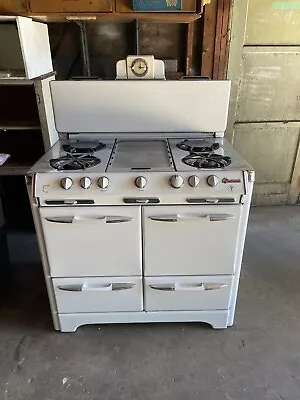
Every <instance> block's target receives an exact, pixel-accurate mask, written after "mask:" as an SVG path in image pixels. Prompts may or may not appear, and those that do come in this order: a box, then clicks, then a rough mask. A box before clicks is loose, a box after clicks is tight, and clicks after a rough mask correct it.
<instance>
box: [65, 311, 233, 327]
mask: <svg viewBox="0 0 300 400" xmlns="http://www.w3.org/2000/svg"><path fill="white" fill-rule="evenodd" d="M229 312H230V310H216V311H158V312H122V313H116V312H115V313H82V314H59V315H58V317H59V321H60V331H61V332H75V331H76V330H77V328H79V327H80V326H82V325H91V324H123V323H149V322H150V323H151V322H204V323H207V324H209V325H211V326H212V328H214V329H225V328H227V327H228V326H230V325H229V323H228V319H229Z"/></svg>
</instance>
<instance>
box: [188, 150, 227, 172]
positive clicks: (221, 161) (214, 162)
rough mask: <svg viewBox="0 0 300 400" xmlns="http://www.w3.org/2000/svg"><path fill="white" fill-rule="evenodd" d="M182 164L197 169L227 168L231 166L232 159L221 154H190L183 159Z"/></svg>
mask: <svg viewBox="0 0 300 400" xmlns="http://www.w3.org/2000/svg"><path fill="white" fill-rule="evenodd" d="M182 162H183V163H184V164H186V165H189V166H190V167H195V168H205V169H213V168H225V167H228V165H230V164H231V158H230V157H227V156H222V155H220V154H212V153H206V154H205V153H203V154H190V155H188V156H186V157H184V158H183V159H182Z"/></svg>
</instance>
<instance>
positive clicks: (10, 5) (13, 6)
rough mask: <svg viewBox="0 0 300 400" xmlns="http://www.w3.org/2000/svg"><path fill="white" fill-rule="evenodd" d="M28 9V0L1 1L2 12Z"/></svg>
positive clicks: (16, 11)
mask: <svg viewBox="0 0 300 400" xmlns="http://www.w3.org/2000/svg"><path fill="white" fill-rule="evenodd" d="M26 11H27V1H26V0H2V1H1V3H0V13H3V14H6V13H23V12H26Z"/></svg>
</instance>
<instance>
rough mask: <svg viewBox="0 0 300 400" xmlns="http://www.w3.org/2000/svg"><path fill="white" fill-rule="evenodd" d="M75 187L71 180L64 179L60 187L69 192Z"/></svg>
mask: <svg viewBox="0 0 300 400" xmlns="http://www.w3.org/2000/svg"><path fill="white" fill-rule="evenodd" d="M72 185H73V181H72V179H71V178H63V179H62V180H61V182H60V186H61V187H62V188H63V189H66V190H69V189H70V188H71V187H72Z"/></svg>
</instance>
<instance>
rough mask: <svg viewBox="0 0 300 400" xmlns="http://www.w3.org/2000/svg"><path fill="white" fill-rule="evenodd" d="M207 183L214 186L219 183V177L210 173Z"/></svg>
mask: <svg viewBox="0 0 300 400" xmlns="http://www.w3.org/2000/svg"><path fill="white" fill-rule="evenodd" d="M207 183H208V184H209V186H211V187H215V186H217V184H218V183H219V178H218V177H217V176H216V175H210V176H209V177H208V178H207Z"/></svg>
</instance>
